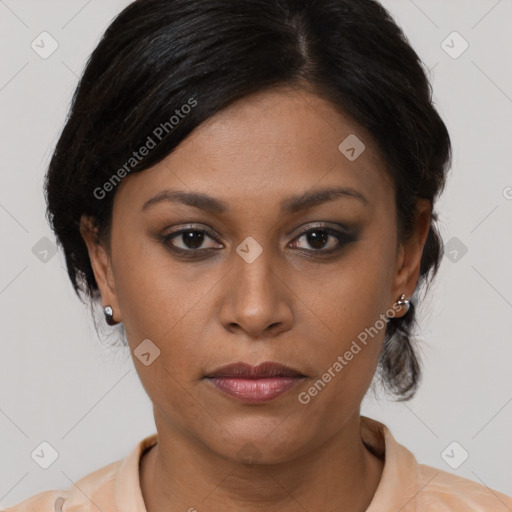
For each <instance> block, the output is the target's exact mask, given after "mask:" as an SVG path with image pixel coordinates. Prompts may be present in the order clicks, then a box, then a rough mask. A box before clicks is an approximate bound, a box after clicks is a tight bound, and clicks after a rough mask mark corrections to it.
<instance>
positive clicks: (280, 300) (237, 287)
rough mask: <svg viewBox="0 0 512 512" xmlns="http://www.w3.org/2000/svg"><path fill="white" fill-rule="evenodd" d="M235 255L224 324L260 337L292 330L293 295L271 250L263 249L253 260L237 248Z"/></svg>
mask: <svg viewBox="0 0 512 512" xmlns="http://www.w3.org/2000/svg"><path fill="white" fill-rule="evenodd" d="M232 258H233V266H232V270H231V272H229V273H228V275H227V276H226V281H225V291H224V298H223V304H222V307H221V313H220V315H221V322H222V324H223V325H224V328H225V329H226V330H228V331H230V332H233V333H236V332H237V331H238V333H245V334H246V335H247V336H249V337H251V338H258V339H261V338H265V337H268V336H272V337H273V336H276V335H277V334H279V333H280V332H283V331H287V330H289V329H290V328H291V326H292V323H293V296H294V295H293V292H292V291H291V290H292V287H291V286H290V283H286V277H284V276H285V274H286V273H285V272H283V271H282V270H283V269H282V268H280V267H279V265H280V264H278V263H277V262H276V258H273V255H272V254H271V250H270V249H264V250H263V251H262V252H261V253H260V254H259V255H258V256H257V257H256V258H255V259H254V260H251V259H250V258H245V257H242V256H240V255H239V254H238V253H236V252H234V253H233V256H232ZM280 270H281V272H280Z"/></svg>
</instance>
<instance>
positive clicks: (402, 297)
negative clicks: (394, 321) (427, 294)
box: [386, 293, 411, 320]
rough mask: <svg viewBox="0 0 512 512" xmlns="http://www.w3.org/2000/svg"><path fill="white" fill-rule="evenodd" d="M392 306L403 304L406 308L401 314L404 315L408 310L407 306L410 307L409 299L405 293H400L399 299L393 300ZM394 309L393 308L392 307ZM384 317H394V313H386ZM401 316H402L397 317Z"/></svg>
mask: <svg viewBox="0 0 512 512" xmlns="http://www.w3.org/2000/svg"><path fill="white" fill-rule="evenodd" d="M394 306H398V307H401V306H405V307H406V308H407V309H406V310H405V313H404V314H403V315H402V316H405V315H406V314H407V312H408V311H409V308H410V307H411V301H410V300H409V299H407V298H406V297H405V293H402V295H400V297H399V299H398V300H397V301H396V302H395V304H394ZM393 309H394V308H393ZM386 318H387V319H388V320H389V319H390V318H395V315H391V316H388V315H386ZM398 318H402V317H398Z"/></svg>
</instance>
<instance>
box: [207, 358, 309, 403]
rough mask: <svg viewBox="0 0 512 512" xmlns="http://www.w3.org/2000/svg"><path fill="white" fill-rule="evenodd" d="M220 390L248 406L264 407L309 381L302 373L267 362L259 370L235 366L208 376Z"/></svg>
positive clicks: (257, 367)
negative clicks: (304, 380)
mask: <svg viewBox="0 0 512 512" xmlns="http://www.w3.org/2000/svg"><path fill="white" fill-rule="evenodd" d="M205 378H206V380H207V382H209V383H210V384H211V385H212V386H213V387H215V388H216V389H217V390H219V391H221V392H222V393H223V394H224V395H227V396H228V397H230V398H232V399H234V400H236V401H237V402H241V403H244V404H262V403H266V402H269V401H270V400H273V399H274V398H277V397H278V396H280V395H282V394H284V393H286V392H287V391H289V390H290V389H292V388H293V387H295V386H296V385H297V384H298V383H299V382H301V381H302V380H303V379H305V378H306V376H305V375H303V374H302V373H300V372H299V371H297V370H295V369H293V368H289V367H288V366H284V365H282V364H279V363H274V362H271V361H266V362H264V363H261V364H260V365H258V366H251V365H249V364H246V363H233V364H228V365H226V366H222V367H221V368H218V369H217V370H215V371H213V372H211V373H209V374H208V375H206V376H205Z"/></svg>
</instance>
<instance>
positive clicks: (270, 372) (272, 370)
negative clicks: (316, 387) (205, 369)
mask: <svg viewBox="0 0 512 512" xmlns="http://www.w3.org/2000/svg"><path fill="white" fill-rule="evenodd" d="M206 377H207V378H208V377H239V378H246V379H263V378H271V377H305V375H303V374H302V373H300V372H299V371H298V370H295V369H293V368H290V367H288V366H285V365H282V364H279V363H275V362H272V361H265V362H264V363H261V364H259V365H258V366H252V365H250V364H247V363H243V362H238V363H231V364H227V365H225V366H221V367H220V368H217V369H216V370H215V371H213V372H211V373H209V374H208V375H206Z"/></svg>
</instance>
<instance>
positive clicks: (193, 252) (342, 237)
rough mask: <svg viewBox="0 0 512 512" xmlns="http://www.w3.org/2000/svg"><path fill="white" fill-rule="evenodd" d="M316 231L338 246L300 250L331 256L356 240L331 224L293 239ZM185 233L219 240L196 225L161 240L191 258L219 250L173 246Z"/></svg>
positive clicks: (320, 226)
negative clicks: (175, 240) (173, 240)
mask: <svg viewBox="0 0 512 512" xmlns="http://www.w3.org/2000/svg"><path fill="white" fill-rule="evenodd" d="M314 232H316V233H318V232H321V233H326V234H327V235H330V236H333V237H335V238H336V239H337V240H338V246H337V247H335V248H334V249H329V250H323V249H298V250H299V251H300V252H303V253H307V254H308V255H311V254H314V255H318V256H320V257H322V256H329V255H332V254H334V253H337V252H339V251H341V250H342V249H343V248H344V247H345V245H347V244H348V243H350V242H352V241H354V240H355V237H354V235H352V234H351V233H349V232H347V231H339V230H337V229H334V228H331V227H329V226H323V225H317V226H312V227H310V228H308V229H306V230H303V231H302V232H300V233H299V234H298V235H297V236H296V237H295V238H294V240H293V241H295V240H299V239H300V238H302V237H303V236H304V235H307V234H309V233H314ZM184 233H204V234H206V235H208V236H209V237H210V238H212V239H213V240H215V241H217V240H216V237H215V234H214V233H213V232H212V231H211V230H210V229H208V228H201V229H199V228H195V227H188V228H183V229H180V230H179V231H175V232H173V233H170V234H169V235H166V236H164V237H162V238H161V241H162V243H163V244H164V245H165V246H166V247H167V248H168V249H169V250H170V251H172V252H174V253H176V254H179V255H184V256H186V257H189V258H201V257H204V256H205V253H206V255H209V254H211V253H212V252H214V251H216V250H218V249H214V248H210V249H181V248H179V247H175V246H173V245H172V244H171V243H170V242H171V240H172V239H174V238H178V237H179V236H180V235H183V234H184ZM217 243H220V242H217ZM198 253H199V254H198ZM201 253H202V254H201Z"/></svg>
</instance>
